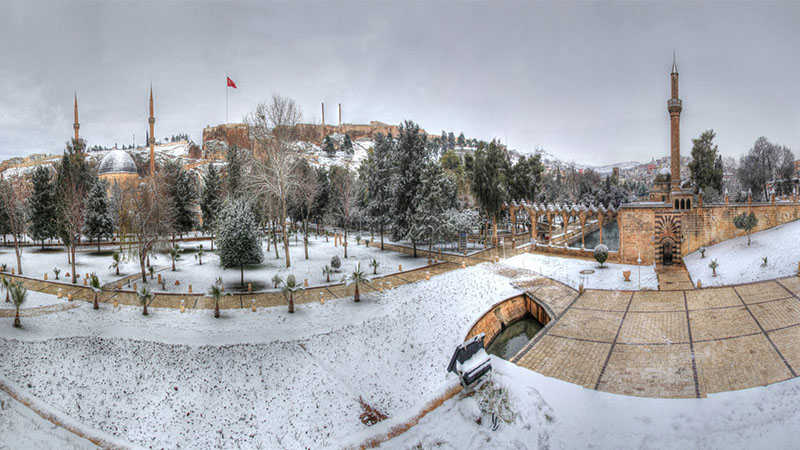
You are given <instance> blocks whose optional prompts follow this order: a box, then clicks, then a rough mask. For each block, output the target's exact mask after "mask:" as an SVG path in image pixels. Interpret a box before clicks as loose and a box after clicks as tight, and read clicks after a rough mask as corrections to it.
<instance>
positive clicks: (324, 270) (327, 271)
mask: <svg viewBox="0 0 800 450" xmlns="http://www.w3.org/2000/svg"><path fill="white" fill-rule="evenodd" d="M333 273H334V272H333V269H331V267H330V266H325V267H323V268H322V274H323V275H325V282H326V283H330V282H331V275H333Z"/></svg>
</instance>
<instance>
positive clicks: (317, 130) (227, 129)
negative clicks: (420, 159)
mask: <svg viewBox="0 0 800 450" xmlns="http://www.w3.org/2000/svg"><path fill="white" fill-rule="evenodd" d="M420 132H422V133H423V134H425V130H422V129H420ZM379 133H380V134H383V135H384V136H386V135H389V134H391V135H392V136H394V137H397V135H398V134H400V127H399V126H397V125H389V124H386V123H383V122H378V121H375V120H373V121H371V122H370V123H369V124H352V123H343V124H341V125H327V124H326V125H325V126H323V125H321V124H313V123H301V124H297V125H295V129H294V133H293V134H294V135H295V136H296V138H297V139H299V140H302V141H306V142H311V143H313V144H316V145H322V140H323V139H324V138H325V136H327V135H329V134H347V135H349V136H350V139H352V140H356V139H362V138H373V137H375V135H377V134H379ZM429 137H431V136H429ZM233 145H236V146H237V147H240V148H246V149H249V150H252V151H254V152H257V151H258V149H254V148H253V143H252V142H251V141H250V136H249V132H248V127H247V124H244V123H229V124H222V125H217V126H213V127H206V128H203V152H204V154H205V157H206V158H212V159H223V158H224V157H225V155H224V153H225V152H226V151H227V149H228V148H229V147H230V146H233Z"/></svg>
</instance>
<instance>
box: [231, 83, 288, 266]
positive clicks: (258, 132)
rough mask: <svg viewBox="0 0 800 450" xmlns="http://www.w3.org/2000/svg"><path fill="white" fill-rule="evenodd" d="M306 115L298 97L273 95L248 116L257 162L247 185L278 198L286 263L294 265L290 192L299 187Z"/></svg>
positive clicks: (256, 190)
mask: <svg viewBox="0 0 800 450" xmlns="http://www.w3.org/2000/svg"><path fill="white" fill-rule="evenodd" d="M302 119H303V114H302V112H301V111H300V108H299V106H297V104H296V103H295V101H294V100H292V99H289V98H286V97H281V96H279V95H273V96H272V101H271V102H270V103H267V102H266V101H262V102H260V103H258V104H257V105H256V107H255V109H254V110H253V112H251V113H250V114H248V115H247V116H246V117H245V122H246V123H247V124H248V126H249V130H250V137H251V139H252V140H253V142H254V146H253V157H254V164H253V165H252V170H251V171H250V172H249V173H248V174H246V175H245V181H244V185H245V187H246V189H247V190H248V191H250V192H251V193H253V194H254V195H256V196H259V197H264V198H268V197H272V198H273V199H274V200H275V201H276V202H277V208H276V212H277V215H276V216H275V218H276V219H277V220H278V225H279V226H280V227H281V233H282V234H283V250H284V253H285V257H286V267H291V259H290V257H289V235H288V233H287V232H286V216H287V214H286V207H287V201H288V199H289V195H290V194H291V192H292V190H293V189H295V188H296V187H297V180H296V178H295V170H296V167H297V165H298V161H299V158H300V157H301V156H300V155H299V152H298V150H297V148H296V147H295V141H296V138H297V126H296V125H297V124H298V123H300V121H301V120H302Z"/></svg>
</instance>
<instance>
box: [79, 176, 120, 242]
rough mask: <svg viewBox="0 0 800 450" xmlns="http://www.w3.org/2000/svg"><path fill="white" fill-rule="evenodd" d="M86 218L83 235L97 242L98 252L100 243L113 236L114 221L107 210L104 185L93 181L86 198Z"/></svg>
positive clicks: (102, 182)
mask: <svg viewBox="0 0 800 450" xmlns="http://www.w3.org/2000/svg"><path fill="white" fill-rule="evenodd" d="M85 214H86V217H85V219H84V223H83V234H84V235H85V236H86V237H88V238H89V239H91V240H94V241H96V242H97V251H100V241H101V240H102V239H103V238H110V237H112V236H113V235H114V221H113V220H112V219H111V212H110V211H109V209H108V199H107V198H106V183H105V182H104V181H102V180H95V182H94V184H93V185H92V188H91V190H90V191H89V197H87V198H86V213H85Z"/></svg>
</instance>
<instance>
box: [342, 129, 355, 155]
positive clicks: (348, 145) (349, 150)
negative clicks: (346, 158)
mask: <svg viewBox="0 0 800 450" xmlns="http://www.w3.org/2000/svg"><path fill="white" fill-rule="evenodd" d="M342 150H344V152H345V153H346V154H348V155H352V154H353V151H354V150H353V141H352V140H350V135H349V134H345V135H344V142H342Z"/></svg>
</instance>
